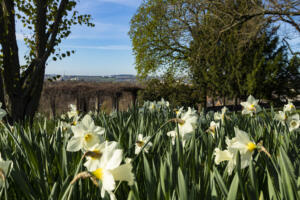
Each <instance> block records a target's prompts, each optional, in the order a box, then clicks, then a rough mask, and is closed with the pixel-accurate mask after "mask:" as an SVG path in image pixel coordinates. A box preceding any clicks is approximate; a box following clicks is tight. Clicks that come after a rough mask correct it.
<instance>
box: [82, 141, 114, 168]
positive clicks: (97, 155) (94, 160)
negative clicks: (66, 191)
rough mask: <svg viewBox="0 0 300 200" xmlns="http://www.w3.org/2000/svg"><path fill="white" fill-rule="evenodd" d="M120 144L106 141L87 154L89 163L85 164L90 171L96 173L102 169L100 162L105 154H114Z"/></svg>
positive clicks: (89, 150) (92, 148)
mask: <svg viewBox="0 0 300 200" xmlns="http://www.w3.org/2000/svg"><path fill="white" fill-rule="evenodd" d="M117 146H118V143H117V142H114V141H113V142H108V141H105V142H103V143H101V144H96V145H94V146H93V147H91V148H90V149H88V152H87V153H86V159H87V161H86V162H85V163H84V164H83V165H84V166H85V167H86V168H87V170H88V171H90V172H92V171H95V170H96V169H98V168H99V167H100V161H101V158H102V156H103V154H104V152H112V151H114V150H115V149H117Z"/></svg>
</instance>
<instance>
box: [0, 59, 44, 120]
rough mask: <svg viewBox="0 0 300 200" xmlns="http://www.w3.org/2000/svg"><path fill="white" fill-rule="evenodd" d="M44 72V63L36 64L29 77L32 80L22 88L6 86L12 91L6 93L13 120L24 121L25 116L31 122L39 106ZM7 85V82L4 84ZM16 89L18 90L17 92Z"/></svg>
mask: <svg viewBox="0 0 300 200" xmlns="http://www.w3.org/2000/svg"><path fill="white" fill-rule="evenodd" d="M44 74H45V63H40V64H37V65H36V66H35V67H34V71H33V73H32V76H30V79H31V80H32V81H31V82H30V83H29V84H28V85H25V86H24V88H22V87H19V88H17V89H15V87H13V86H9V87H7V90H10V91H13V92H10V93H8V96H9V99H10V103H11V105H10V108H11V110H10V114H11V117H12V119H13V121H15V122H22V121H24V119H25V117H26V119H27V120H29V121H30V123H32V122H33V118H34V115H35V113H36V111H37V110H38V107H39V101H40V98H41V94H42V90H43V85H44V84H43V83H44ZM6 85H7V84H6ZM16 91H20V93H17V92H16Z"/></svg>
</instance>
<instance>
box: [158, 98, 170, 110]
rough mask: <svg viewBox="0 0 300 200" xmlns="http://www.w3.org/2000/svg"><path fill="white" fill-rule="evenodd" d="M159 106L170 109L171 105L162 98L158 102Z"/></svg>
mask: <svg viewBox="0 0 300 200" xmlns="http://www.w3.org/2000/svg"><path fill="white" fill-rule="evenodd" d="M157 105H159V106H160V107H162V108H164V107H169V106H170V103H169V102H168V101H165V100H164V98H161V100H160V101H159V102H157Z"/></svg>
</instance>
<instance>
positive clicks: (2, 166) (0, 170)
mask: <svg viewBox="0 0 300 200" xmlns="http://www.w3.org/2000/svg"><path fill="white" fill-rule="evenodd" d="M12 167H13V162H12V161H10V160H7V161H5V160H3V158H2V156H1V154H0V188H1V187H3V186H4V184H5V181H6V177H7V176H8V174H9V173H10V171H11V169H12Z"/></svg>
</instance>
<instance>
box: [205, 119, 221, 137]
mask: <svg viewBox="0 0 300 200" xmlns="http://www.w3.org/2000/svg"><path fill="white" fill-rule="evenodd" d="M219 128H220V122H215V121H211V122H210V125H209V128H208V129H207V132H208V133H210V134H211V135H212V136H213V137H215V135H216V133H217V129H219Z"/></svg>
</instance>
